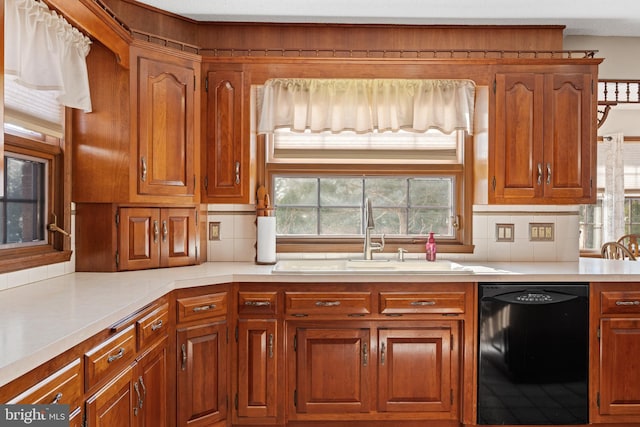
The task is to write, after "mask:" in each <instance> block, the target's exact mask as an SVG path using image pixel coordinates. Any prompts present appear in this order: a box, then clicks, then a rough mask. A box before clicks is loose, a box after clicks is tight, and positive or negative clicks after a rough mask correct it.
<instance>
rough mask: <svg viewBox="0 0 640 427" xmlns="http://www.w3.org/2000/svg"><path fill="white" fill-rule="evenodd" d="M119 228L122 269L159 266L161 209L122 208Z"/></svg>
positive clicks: (120, 265)
mask: <svg viewBox="0 0 640 427" xmlns="http://www.w3.org/2000/svg"><path fill="white" fill-rule="evenodd" d="M119 229H120V232H119V242H118V258H119V263H118V265H119V267H118V268H119V269H120V270H142V269H146V268H156V267H158V266H159V263H160V244H159V242H160V210H159V209H156V208H121V209H120V223H119Z"/></svg>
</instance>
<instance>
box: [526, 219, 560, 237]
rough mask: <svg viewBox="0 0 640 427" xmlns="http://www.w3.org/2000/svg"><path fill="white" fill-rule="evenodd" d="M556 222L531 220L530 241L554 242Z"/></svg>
mask: <svg viewBox="0 0 640 427" xmlns="http://www.w3.org/2000/svg"><path fill="white" fill-rule="evenodd" d="M554 234H555V233H554V224H553V223H541V222H530V223H529V241H530V242H553V241H554Z"/></svg>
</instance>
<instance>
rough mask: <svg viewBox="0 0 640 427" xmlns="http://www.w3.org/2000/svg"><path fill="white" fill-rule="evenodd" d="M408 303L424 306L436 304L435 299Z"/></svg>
mask: <svg viewBox="0 0 640 427" xmlns="http://www.w3.org/2000/svg"><path fill="white" fill-rule="evenodd" d="M410 305H413V306H418V307H424V306H427V305H436V302H435V301H411V303H410Z"/></svg>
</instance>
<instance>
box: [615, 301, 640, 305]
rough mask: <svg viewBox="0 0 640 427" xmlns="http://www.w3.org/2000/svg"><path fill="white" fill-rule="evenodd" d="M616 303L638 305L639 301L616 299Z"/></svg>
mask: <svg viewBox="0 0 640 427" xmlns="http://www.w3.org/2000/svg"><path fill="white" fill-rule="evenodd" d="M616 305H640V301H616Z"/></svg>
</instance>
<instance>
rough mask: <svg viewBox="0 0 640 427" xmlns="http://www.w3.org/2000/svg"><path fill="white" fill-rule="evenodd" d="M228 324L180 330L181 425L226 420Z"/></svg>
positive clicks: (179, 391)
mask: <svg viewBox="0 0 640 427" xmlns="http://www.w3.org/2000/svg"><path fill="white" fill-rule="evenodd" d="M226 328H227V326H226V323H225V322H220V323H210V324H205V325H199V326H191V327H187V328H182V329H178V331H177V352H178V354H177V361H178V366H177V368H178V375H177V377H178V378H177V383H178V397H177V409H178V427H185V426H187V425H188V426H190V427H191V426H208V425H212V424H213V423H215V422H217V421H220V420H224V419H226V416H227V404H226V399H227V382H226V375H227V371H226V366H227V365H226V363H227V357H226V348H227V346H226Z"/></svg>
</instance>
